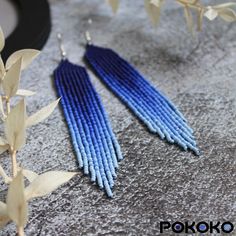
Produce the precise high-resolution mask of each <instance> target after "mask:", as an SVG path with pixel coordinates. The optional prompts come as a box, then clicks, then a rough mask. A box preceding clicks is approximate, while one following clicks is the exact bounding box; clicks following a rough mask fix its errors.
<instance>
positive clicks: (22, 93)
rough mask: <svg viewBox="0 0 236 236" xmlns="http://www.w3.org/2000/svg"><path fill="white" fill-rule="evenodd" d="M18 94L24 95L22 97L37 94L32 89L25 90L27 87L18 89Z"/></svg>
mask: <svg viewBox="0 0 236 236" xmlns="http://www.w3.org/2000/svg"><path fill="white" fill-rule="evenodd" d="M16 95H17V96H22V97H29V96H33V95H35V92H32V91H30V90H25V89H18V90H17V92H16Z"/></svg>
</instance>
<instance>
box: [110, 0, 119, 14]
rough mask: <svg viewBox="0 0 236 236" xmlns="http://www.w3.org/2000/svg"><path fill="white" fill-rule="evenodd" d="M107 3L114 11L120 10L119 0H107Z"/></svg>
mask: <svg viewBox="0 0 236 236" xmlns="http://www.w3.org/2000/svg"><path fill="white" fill-rule="evenodd" d="M107 3H108V4H109V5H110V6H111V8H112V11H113V12H114V13H116V12H117V11H118V8H119V3H120V1H119V0H107Z"/></svg>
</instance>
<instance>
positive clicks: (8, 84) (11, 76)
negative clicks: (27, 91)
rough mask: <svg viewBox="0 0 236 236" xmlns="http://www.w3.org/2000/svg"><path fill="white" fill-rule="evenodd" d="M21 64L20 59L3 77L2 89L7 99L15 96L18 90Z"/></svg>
mask: <svg viewBox="0 0 236 236" xmlns="http://www.w3.org/2000/svg"><path fill="white" fill-rule="evenodd" d="M21 62H22V59H21V58H20V59H19V60H17V61H16V63H15V64H14V65H12V67H11V68H10V69H9V70H8V71H7V72H6V75H5V76H4V79H3V82H2V87H3V90H4V93H5V95H6V96H7V97H8V98H11V97H13V96H15V95H16V92H17V90H18V86H19V81H20V73H21Z"/></svg>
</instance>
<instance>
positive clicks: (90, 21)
mask: <svg viewBox="0 0 236 236" xmlns="http://www.w3.org/2000/svg"><path fill="white" fill-rule="evenodd" d="M92 23H93V21H92V19H91V18H90V19H88V24H89V25H91V24H92ZM84 35H85V39H86V41H87V44H88V45H91V44H92V37H91V34H90V33H89V31H88V30H86V31H85V34H84Z"/></svg>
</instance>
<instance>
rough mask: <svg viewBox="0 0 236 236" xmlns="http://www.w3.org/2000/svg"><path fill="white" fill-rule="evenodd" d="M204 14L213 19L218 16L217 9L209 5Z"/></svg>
mask: <svg viewBox="0 0 236 236" xmlns="http://www.w3.org/2000/svg"><path fill="white" fill-rule="evenodd" d="M204 16H205V17H206V18H207V19H208V20H210V21H212V20H214V19H215V18H216V17H217V16H218V12H217V10H215V9H213V8H212V7H207V11H206V12H205V13H204Z"/></svg>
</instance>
